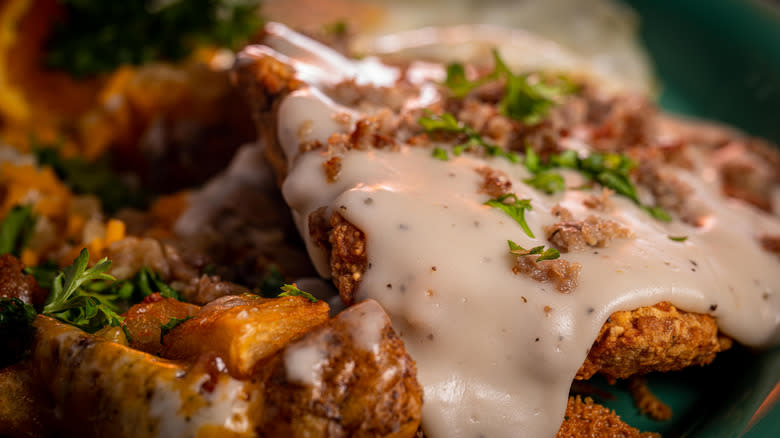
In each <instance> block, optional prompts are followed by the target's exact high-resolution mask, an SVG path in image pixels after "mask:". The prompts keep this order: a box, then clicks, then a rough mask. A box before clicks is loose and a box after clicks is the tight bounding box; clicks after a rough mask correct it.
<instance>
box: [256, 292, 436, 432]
mask: <svg viewBox="0 0 780 438" xmlns="http://www.w3.org/2000/svg"><path fill="white" fill-rule="evenodd" d="M366 317H368V318H371V319H373V318H377V317H379V318H381V319H380V320H379V322H381V323H382V325H381V326H378V327H376V329H377V333H373V334H372V333H370V331H371V330H372V329H373V328H372V327H369V328H367V327H366V326H365V325H364V324H363V321H364V318H366ZM370 325H373V323H372V324H370ZM367 331H368V332H367ZM374 335H376V336H374ZM367 337H368V338H370V339H369V340H368V344H370V345H366V344H367V342H366V338H367ZM366 347H371V350H372V351H369V349H367V348H366ZM326 352H327V354H326ZM312 354H314V355H317V356H316V359H317V361H314V362H312V363H311V365H315V368H314V369H309V368H305V369H301V368H300V367H301V366H302V364H303V365H308V364H307V363H308V362H311V360H310V359H311V355H312ZM304 358H308V360H304V361H303V362H302V361H301V359H304ZM269 367H270V368H271V369H273V372H272V374H271V377H270V379H269V380H268V381H267V382H266V395H265V396H266V407H265V411H264V419H263V420H264V421H263V427H262V428H261V429H260V430H259V431H258V433H259V435H260V436H261V437H292V438H295V437H320V436H322V437H334V438H337V437H386V438H403V437H412V436H414V435H415V432H416V431H417V428H418V426H419V424H420V419H421V408H422V401H423V392H422V387H421V386H420V384H419V383H418V382H417V379H416V375H417V368H416V366H415V363H414V361H413V360H412V358H411V357H409V354H408V353H407V352H406V350H405V349H404V344H403V341H401V339H399V338H398V336H397V335H396V334H395V332H394V331H393V328H392V326H391V325H390V319H389V318H388V317H387V315H386V314H385V313H384V311H383V310H382V308H381V307H380V306H379V304H377V303H376V302H375V301H372V300H367V301H363V302H361V303H359V304H356V305H354V306H352V307H350V308H349V309H347V310H345V311H343V312H342V313H340V314H339V316H338V317H336V318H333V319H331V320H330V321H328V323H326V324H323V325H321V326H320V327H318V328H316V329H314V330H312V331H311V332H309V333H308V334H307V335H305V336H304V337H303V338H301V339H300V340H298V341H297V342H295V343H294V344H291V345H290V346H288V348H287V349H286V350H285V351H284V352H283V353H282V354H280V355H278V356H276V358H275V359H274V361H273V362H272V364H271V365H269ZM295 370H298V371H302V372H300V373H299V372H296V371H295ZM291 371H292V374H291ZM297 374H303V379H304V380H306V381H303V382H302V381H300V380H299V379H300V378H301V376H298V377H297V378H296V375H297Z"/></svg>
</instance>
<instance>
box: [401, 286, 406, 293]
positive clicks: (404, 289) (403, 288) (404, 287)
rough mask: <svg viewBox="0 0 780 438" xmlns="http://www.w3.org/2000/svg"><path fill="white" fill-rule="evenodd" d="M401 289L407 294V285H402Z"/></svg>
mask: <svg viewBox="0 0 780 438" xmlns="http://www.w3.org/2000/svg"><path fill="white" fill-rule="evenodd" d="M400 289H401V292H402V293H403V292H406V285H404V284H402V285H401V288H400Z"/></svg>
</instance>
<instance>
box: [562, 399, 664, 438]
mask: <svg viewBox="0 0 780 438" xmlns="http://www.w3.org/2000/svg"><path fill="white" fill-rule="evenodd" d="M555 437H556V438H610V437H622V438H660V435H659V434H657V433H653V432H640V431H639V430H638V429H635V428H633V427H631V426H629V425H628V424H626V423H624V422H623V420H621V419H620V417H619V416H618V415H617V414H616V413H615V411H612V410H610V409H607V408H605V407H604V406H601V405H599V404H597V403H594V402H593V399H591V398H590V397H586V398H585V400H583V399H582V398H581V397H580V396H576V397H569V402H568V404H567V405H566V414H565V416H564V420H563V424H561V428H560V429H559V430H558V433H557V434H556V435H555Z"/></svg>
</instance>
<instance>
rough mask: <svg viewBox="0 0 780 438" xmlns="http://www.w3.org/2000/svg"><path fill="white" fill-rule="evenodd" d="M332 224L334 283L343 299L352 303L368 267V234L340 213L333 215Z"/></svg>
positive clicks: (331, 265)
mask: <svg viewBox="0 0 780 438" xmlns="http://www.w3.org/2000/svg"><path fill="white" fill-rule="evenodd" d="M330 225H331V227H332V230H331V231H330V245H331V256H330V269H331V274H332V275H333V283H334V284H335V285H336V287H337V288H338V290H339V294H340V295H341V301H342V302H344V304H347V305H350V304H352V303H353V302H354V301H355V292H357V288H358V285H359V284H360V279H361V278H362V277H363V273H365V272H366V269H367V268H368V255H367V254H366V235H365V234H364V233H363V232H362V231H360V230H359V229H358V228H357V227H355V226H354V225H352V224H351V223H349V222H348V221H347V220H346V219H344V217H343V216H341V215H340V214H338V213H334V214H333V215H332V216H331V218H330Z"/></svg>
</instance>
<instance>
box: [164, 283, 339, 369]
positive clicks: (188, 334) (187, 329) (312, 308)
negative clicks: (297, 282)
mask: <svg viewBox="0 0 780 438" xmlns="http://www.w3.org/2000/svg"><path fill="white" fill-rule="evenodd" d="M329 311H330V308H329V307H328V304H327V303H326V302H324V301H317V302H316V303H313V302H311V301H309V300H308V299H306V298H303V297H282V298H272V299H267V298H262V297H257V296H254V295H238V296H227V297H223V298H219V299H217V300H215V301H213V302H211V303H209V304H208V305H206V306H204V307H203V308H202V310H201V312H200V313H198V314H197V315H196V316H195V317H194V318H193V319H190V320H188V321H185V322H183V323H182V324H180V325H179V326H177V327H176V328H174V329H173V330H172V331H171V332H170V333H169V334H168V335H166V336H165V338H164V339H163V343H164V346H165V348H164V350H163V353H162V355H163V357H166V358H169V359H184V360H193V359H195V358H197V357H198V356H200V355H201V354H204V353H213V354H216V355H217V356H219V357H221V358H222V359H223V360H224V361H225V364H226V366H227V369H228V371H229V372H230V374H231V375H232V376H234V377H236V378H248V377H250V376H252V374H253V373H254V371H255V369H256V368H257V367H258V365H259V364H261V363H262V362H263V361H264V360H266V359H268V358H269V357H271V356H272V355H273V354H274V353H276V352H278V351H279V350H281V349H283V348H284V347H285V346H287V344H288V343H289V342H290V341H292V340H294V339H296V338H298V337H300V336H302V335H303V334H304V333H306V332H308V331H309V330H311V329H312V328H314V327H315V326H317V325H320V324H322V323H324V322H325V321H327V320H328V316H329V315H328V314H329Z"/></svg>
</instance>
